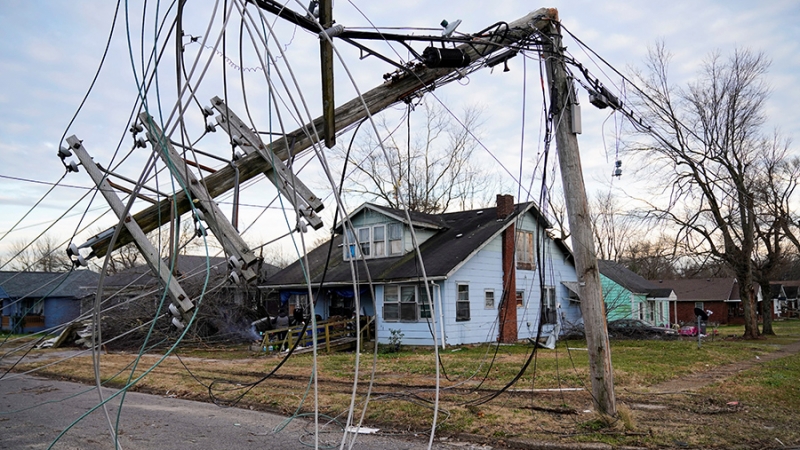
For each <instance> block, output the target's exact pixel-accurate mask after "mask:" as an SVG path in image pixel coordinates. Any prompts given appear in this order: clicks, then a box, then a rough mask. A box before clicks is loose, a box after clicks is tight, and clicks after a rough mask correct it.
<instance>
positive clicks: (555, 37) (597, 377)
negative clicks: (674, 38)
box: [544, 16, 617, 416]
mask: <svg viewBox="0 0 800 450" xmlns="http://www.w3.org/2000/svg"><path fill="white" fill-rule="evenodd" d="M548 34H549V36H550V38H551V40H550V43H549V45H548V46H546V47H545V50H544V55H545V56H546V59H545V64H546V66H547V78H548V81H549V83H550V108H551V111H550V114H551V115H552V117H554V119H555V123H556V124H557V127H556V147H557V148H558V160H559V163H560V166H561V180H562V183H563V185H564V197H565V198H566V203H567V216H568V218H569V228H570V234H571V235H572V251H573V254H574V256H575V270H576V272H577V274H578V286H579V287H578V289H579V292H580V298H581V314H583V322H584V328H585V329H586V347H587V348H588V353H589V372H590V376H591V377H592V398H593V399H594V406H595V408H596V409H597V410H598V411H599V412H601V413H604V414H608V415H612V416H613V415H616V414H617V402H616V399H615V397H614V373H613V371H612V369H611V348H610V347H609V343H608V330H607V327H606V314H605V304H604V303H603V291H602V286H601V284H600V271H599V268H598V266H597V254H596V253H595V249H594V238H593V237H592V223H591V221H590V217H589V204H588V201H587V200H586V185H585V184H584V181H583V171H582V169H581V156H580V152H579V151H578V137H577V134H578V133H579V132H580V117H579V114H580V113H579V112H578V113H577V114H575V113H576V112H577V111H575V108H576V105H577V101H575V99H576V97H575V92H574V90H573V86H572V82H571V80H569V79H568V78H567V72H566V68H565V64H564V58H563V56H564V54H563V49H562V47H561V30H560V26H559V21H558V17H557V16H556V17H555V18H554V20H553V21H552V22H551V23H550V30H549V32H548Z"/></svg>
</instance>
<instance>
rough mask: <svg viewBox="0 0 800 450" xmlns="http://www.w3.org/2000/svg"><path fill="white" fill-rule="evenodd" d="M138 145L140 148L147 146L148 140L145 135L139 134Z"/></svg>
mask: <svg viewBox="0 0 800 450" xmlns="http://www.w3.org/2000/svg"><path fill="white" fill-rule="evenodd" d="M136 146H137V147H139V148H147V141H145V140H144V138H143V137H141V136H139V137H138V138H136Z"/></svg>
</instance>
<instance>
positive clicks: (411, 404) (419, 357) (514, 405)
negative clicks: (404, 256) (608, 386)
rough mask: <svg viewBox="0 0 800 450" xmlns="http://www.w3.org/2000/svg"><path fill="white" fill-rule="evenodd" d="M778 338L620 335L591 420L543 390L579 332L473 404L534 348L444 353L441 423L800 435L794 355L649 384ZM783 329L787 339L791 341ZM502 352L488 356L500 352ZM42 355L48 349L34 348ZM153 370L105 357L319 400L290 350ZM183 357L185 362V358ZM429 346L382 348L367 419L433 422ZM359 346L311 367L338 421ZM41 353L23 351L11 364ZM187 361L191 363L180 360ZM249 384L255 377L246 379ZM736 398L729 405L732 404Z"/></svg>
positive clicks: (561, 381) (282, 396) (230, 393)
mask: <svg viewBox="0 0 800 450" xmlns="http://www.w3.org/2000/svg"><path fill="white" fill-rule="evenodd" d="M780 327H781V328H780V329H779V330H778V331H779V333H781V336H780V337H778V338H772V339H767V340H763V341H757V342H747V341H741V340H730V341H727V340H725V341H721V340H718V341H715V342H713V343H711V342H708V343H706V344H705V345H704V347H703V348H702V349H700V350H698V349H697V348H696V343H695V342H694V341H671V342H660V341H618V342H614V343H613V345H612V346H613V348H612V355H613V360H614V367H615V385H616V390H617V400H618V403H619V408H618V415H617V417H616V418H608V417H602V416H598V415H596V414H595V413H593V412H586V411H591V410H592V399H591V397H590V395H589V393H588V392H587V391H585V390H583V391H580V390H578V391H573V390H570V391H562V392H557V391H541V390H540V389H555V388H570V389H575V388H582V387H585V386H588V385H589V381H588V379H589V378H588V369H587V361H586V358H587V356H586V352H581V351H579V350H567V347H572V348H575V347H581V346H582V345H584V346H585V343H582V342H570V343H568V344H561V345H560V346H559V347H558V348H557V349H556V350H539V351H538V352H537V355H536V358H535V359H534V361H533V362H532V363H531V364H530V366H529V367H528V369H527V370H526V371H525V372H524V373H523V374H521V376H520V379H519V381H518V382H517V383H516V384H515V385H514V386H513V387H512V388H511V389H510V390H509V391H508V392H506V393H504V394H502V395H500V396H499V397H497V398H495V399H493V400H491V401H488V402H487V403H483V404H481V403H480V402H478V400H480V399H482V398H484V397H485V396H487V395H488V394H491V393H494V392H496V390H497V389H499V388H501V387H502V386H504V385H505V384H506V383H508V382H509V380H511V379H512V378H513V377H514V376H515V375H517V372H518V371H519V369H520V367H521V366H522V365H523V363H524V362H525V361H526V360H527V358H528V357H529V355H530V351H531V348H530V347H528V346H525V345H517V346H502V347H499V348H497V349H496V348H495V347H486V346H477V347H464V348H462V349H460V350H458V351H451V350H450V349H448V350H446V351H444V352H442V354H441V359H442V364H443V367H444V371H445V372H446V375H447V376H446V377H445V376H444V375H443V376H442V379H441V386H442V389H441V390H440V411H439V416H438V421H439V425H438V431H437V433H440V434H461V433H467V434H475V435H481V436H485V437H486V438H491V439H492V442H494V443H495V444H496V443H497V442H499V441H503V442H513V440H515V439H518V440H539V441H551V442H562V443H563V442H567V443H568V442H580V441H592V442H607V443H610V444H613V445H639V446H648V447H676V446H683V445H684V444H686V445H690V446H696V447H707V446H708V447H711V446H715V447H735V446H737V445H744V446H745V447H753V446H756V447H758V446H765V445H775V444H777V442H776V441H775V438H777V439H779V440H780V441H781V442H783V443H784V444H786V445H798V444H800V436H799V435H798V432H797V431H794V430H795V428H796V426H795V424H796V422H797V420H798V418H800V417H799V416H798V411H800V391H798V389H800V388H799V387H798V385H797V373H800V357H798V356H797V355H794V356H791V357H787V358H783V359H780V360H776V361H773V362H772V363H770V364H768V365H764V366H758V367H756V368H754V369H751V370H748V371H745V372H742V373H740V374H738V375H736V376H735V378H734V379H729V380H726V381H724V382H722V383H719V384H718V385H713V386H709V387H706V388H703V389H701V390H700V391H697V392H691V393H681V394H672V395H652V394H648V387H649V386H652V385H654V384H656V383H659V382H662V381H665V380H670V379H675V378H677V377H680V376H683V375H686V374H689V373H694V372H702V371H713V370H714V368H715V367H718V366H720V365H724V364H729V363H732V362H736V361H742V360H749V359H753V358H755V356H758V355H764V354H766V353H768V352H769V351H771V350H774V349H776V348H778V347H779V345H780V344H784V343H787V342H791V341H797V340H800V322H797V321H794V322H791V323H788V324H782V325H781V326H780ZM787 336H788V337H787ZM495 350H496V352H497V353H496V354H495ZM36 352H41V353H46V352H48V351H36ZM179 354H180V360H179V359H178V357H176V356H175V355H171V356H169V357H168V358H166V359H164V360H163V361H162V362H161V363H160V364H158V365H157V366H155V365H156V363H157V362H158V361H159V360H160V358H161V356H160V355H144V356H143V357H141V359H139V361H138V364H137V367H136V370H135V371H133V372H132V367H133V364H134V362H135V361H136V359H137V355H135V354H130V353H112V354H106V355H104V356H103V357H102V360H101V373H102V376H103V380H104V381H106V382H107V383H108V384H109V385H112V386H115V387H122V386H125V385H126V384H127V382H128V381H127V380H128V378H129V377H131V378H138V377H140V376H142V375H144V374H145V372H147V375H146V376H144V377H143V378H142V379H141V380H139V381H138V382H136V384H135V385H133V386H132V387H131V389H133V390H138V391H143V392H150V393H154V394H158V395H169V396H176V397H180V398H191V399H198V400H206V401H207V400H209V386H211V394H212V399H213V400H215V401H218V402H221V403H234V402H237V401H238V404H239V405H240V406H244V407H252V408H254V409H260V410H270V411H278V412H281V413H284V414H293V413H295V411H297V410H298V408H299V410H300V411H303V412H309V411H313V410H314V408H315V407H314V399H313V397H312V395H311V392H312V390H310V389H309V387H310V386H311V385H310V382H311V381H312V378H311V375H312V366H313V360H312V358H311V356H310V355H294V356H292V357H291V358H289V360H288V361H287V363H286V364H285V365H284V366H283V367H282V368H281V369H280V370H279V371H278V372H277V374H276V375H275V376H272V377H271V378H268V379H266V380H263V381H260V380H262V379H263V377H264V376H265V375H266V374H267V373H269V372H270V371H271V370H272V369H273V368H274V367H275V366H276V364H277V363H278V362H279V361H280V356H279V355H264V354H263V353H258V352H251V351H249V350H248V349H247V348H244V347H229V348H214V349H208V348H206V349H183V350H180V351H179ZM181 361H182V363H181ZM434 361H435V360H434V359H433V354H432V351H431V350H430V349H407V350H405V351H403V352H400V353H390V354H380V355H378V358H377V362H376V366H375V371H374V374H375V375H374V380H373V383H374V386H373V390H372V392H371V397H370V401H369V404H368V408H367V412H366V422H367V424H368V425H371V426H378V427H381V428H383V429H392V430H397V431H403V432H405V431H409V432H414V433H426V432H428V431H429V430H430V427H431V423H432V420H433V414H434V410H433V401H434V399H435V391H434V390H433V389H432V388H433V387H434V374H435V369H436V367H435V365H434ZM354 364H355V355H354V354H353V353H340V354H334V355H324V356H320V358H319V360H318V367H317V377H318V381H319V391H320V397H319V410H320V412H322V413H324V414H327V415H329V416H331V417H335V418H337V419H338V420H339V421H342V422H343V421H344V420H345V419H346V417H347V411H348V407H349V404H350V399H351V396H350V394H351V391H352V388H353V377H354V372H355V370H354ZM36 365H41V362H40V363H35V362H28V360H25V361H23V363H22V364H20V365H18V366H17V368H16V369H15V370H29V369H32V368H34V366H36ZM184 365H185V366H184ZM38 373H39V374H40V375H46V376H51V377H58V378H63V379H70V380H75V381H81V382H86V383H91V382H92V380H93V369H92V366H91V360H90V358H89V357H88V356H85V357H78V358H73V359H70V360H68V361H65V362H63V363H61V364H57V365H53V366H50V367H48V368H46V369H42V370H41V371H39V372H38ZM371 374H372V355H371V354H369V353H364V354H362V355H361V365H360V372H359V384H358V393H357V402H356V403H357V405H356V417H358V416H359V415H360V411H361V408H362V407H363V402H364V400H365V398H366V393H367V385H368V383H369V381H370V375H371ZM251 385H252V386H251ZM730 401H739V402H740V403H739V405H743V406H735V407H733V406H729V405H728V402H730Z"/></svg>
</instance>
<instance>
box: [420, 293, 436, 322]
mask: <svg viewBox="0 0 800 450" xmlns="http://www.w3.org/2000/svg"><path fill="white" fill-rule="evenodd" d="M429 289H430V290H431V292H433V286H431V287H430V288H429ZM418 290H419V318H420V319H430V318H431V300H430V298H429V297H428V291H427V290H426V289H425V286H420V287H419V288H418Z"/></svg>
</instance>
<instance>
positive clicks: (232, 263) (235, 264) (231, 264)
mask: <svg viewBox="0 0 800 450" xmlns="http://www.w3.org/2000/svg"><path fill="white" fill-rule="evenodd" d="M228 268H230V269H238V270H242V261H241V260H240V259H238V258H236V257H235V256H231V257H230V258H228Z"/></svg>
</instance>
